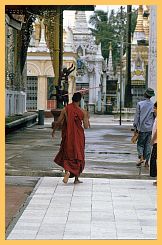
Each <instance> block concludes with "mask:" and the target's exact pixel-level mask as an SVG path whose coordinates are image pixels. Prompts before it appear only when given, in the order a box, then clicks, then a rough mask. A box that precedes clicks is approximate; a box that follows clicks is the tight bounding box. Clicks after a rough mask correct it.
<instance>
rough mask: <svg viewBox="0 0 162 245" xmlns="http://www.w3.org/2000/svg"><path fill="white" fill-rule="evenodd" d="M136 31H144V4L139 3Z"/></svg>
mask: <svg viewBox="0 0 162 245" xmlns="http://www.w3.org/2000/svg"><path fill="white" fill-rule="evenodd" d="M135 32H144V28H143V6H142V5H139V8H138V17H137V24H136V29H135Z"/></svg>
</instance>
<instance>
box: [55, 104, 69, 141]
mask: <svg viewBox="0 0 162 245" xmlns="http://www.w3.org/2000/svg"><path fill="white" fill-rule="evenodd" d="M65 112H66V111H65V108H63V109H62V111H61V114H60V116H59V118H58V119H57V121H56V122H55V123H54V127H53V131H52V137H54V134H55V130H56V129H57V128H59V126H60V124H61V123H63V120H64V118H65Z"/></svg>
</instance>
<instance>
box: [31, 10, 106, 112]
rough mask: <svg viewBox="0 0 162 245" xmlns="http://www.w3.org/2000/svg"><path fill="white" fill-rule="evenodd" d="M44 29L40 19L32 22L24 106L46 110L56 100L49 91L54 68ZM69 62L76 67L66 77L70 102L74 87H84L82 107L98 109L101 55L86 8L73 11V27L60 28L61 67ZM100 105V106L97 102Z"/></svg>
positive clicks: (54, 105)
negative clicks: (61, 31) (61, 41)
mask: <svg viewBox="0 0 162 245" xmlns="http://www.w3.org/2000/svg"><path fill="white" fill-rule="evenodd" d="M46 39H47V38H46V31H45V26H44V24H43V20H37V21H36V22H35V23H34V24H33V33H32V38H31V41H30V46H29V48H28V56H27V110H40V109H43V110H45V111H48V110H51V109H55V108H56V106H57V105H56V100H53V97H52V93H53V91H55V87H54V84H53V79H54V76H55V75H54V71H53V67H52V63H51V59H50V51H49V49H48V41H46ZM71 65H73V67H75V70H74V71H73V72H72V73H70V75H69V77H68V97H69V103H70V102H71V101H72V100H71V98H72V95H73V93H74V92H75V91H78V90H81V89H84V88H85V89H87V93H86V94H85V95H84V101H82V102H83V104H82V107H86V108H88V109H89V111H90V112H95V111H97V110H98V109H100V110H101V108H98V101H99V103H101V99H102V98H101V92H102V89H103V90H104V88H102V84H103V67H104V59H103V56H102V54H101V45H96V44H95V40H94V37H93V36H92V33H91V31H90V30H89V28H88V24H87V21H86V15H85V11H76V13H75V22H74V25H73V27H64V29H63V64H62V70H63V69H64V68H69V67H70V66H71ZM99 107H100V106H99Z"/></svg>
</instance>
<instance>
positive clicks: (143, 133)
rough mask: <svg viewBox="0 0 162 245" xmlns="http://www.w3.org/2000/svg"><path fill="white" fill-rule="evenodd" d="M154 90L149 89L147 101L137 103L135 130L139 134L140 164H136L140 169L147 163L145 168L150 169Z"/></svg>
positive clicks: (146, 93)
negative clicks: (152, 98)
mask: <svg viewBox="0 0 162 245" xmlns="http://www.w3.org/2000/svg"><path fill="white" fill-rule="evenodd" d="M154 95H155V93H154V90H153V89H152V88H148V89H147V90H146V91H145V93H144V97H145V99H144V100H142V101H140V102H138V103H137V107H136V114H135V117H134V123H133V126H134V129H135V131H138V132H139V136H138V140H137V151H138V158H139V162H138V163H137V164H136V166H137V167H140V166H141V165H142V163H145V167H148V166H149V165H148V161H149V159H150V155H151V145H150V141H151V134H152V127H153V123H154V118H155V117H154V104H153V102H152V101H151V100H150V98H151V97H152V96H154Z"/></svg>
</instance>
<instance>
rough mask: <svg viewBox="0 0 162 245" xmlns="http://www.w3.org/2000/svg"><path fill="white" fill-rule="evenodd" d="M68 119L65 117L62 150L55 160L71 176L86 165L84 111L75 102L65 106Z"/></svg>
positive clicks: (79, 171)
mask: <svg viewBox="0 0 162 245" xmlns="http://www.w3.org/2000/svg"><path fill="white" fill-rule="evenodd" d="M65 110H66V113H67V119H66V118H65V119H64V123H63V128H62V141H61V145H60V150H59V152H58V154H57V155H56V157H55V159H54V162H55V163H57V164H58V165H60V166H62V167H63V168H64V169H65V170H67V171H69V172H70V173H71V174H70V177H73V176H79V175H80V173H81V172H82V171H83V169H84V166H85V160H84V148H85V135H84V129H83V127H82V121H83V116H84V115H83V112H82V110H81V109H80V108H79V107H77V106H76V105H75V104H74V103H71V104H69V105H67V106H66V107H65Z"/></svg>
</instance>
